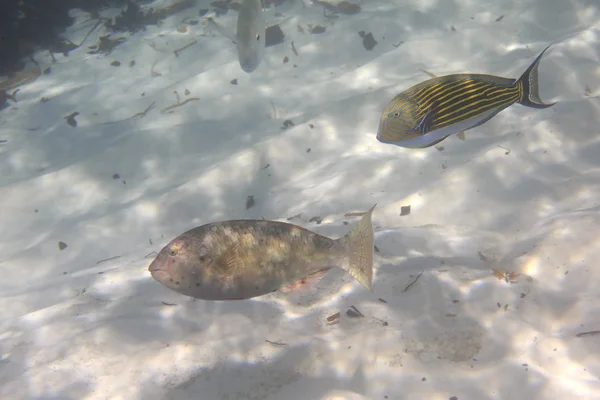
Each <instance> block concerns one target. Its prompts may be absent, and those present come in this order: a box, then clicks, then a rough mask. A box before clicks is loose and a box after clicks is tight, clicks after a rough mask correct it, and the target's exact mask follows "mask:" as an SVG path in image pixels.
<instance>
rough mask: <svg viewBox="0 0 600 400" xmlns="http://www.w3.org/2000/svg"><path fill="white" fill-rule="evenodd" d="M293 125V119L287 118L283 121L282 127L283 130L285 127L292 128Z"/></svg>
mask: <svg viewBox="0 0 600 400" xmlns="http://www.w3.org/2000/svg"><path fill="white" fill-rule="evenodd" d="M292 126H295V125H294V122H293V121H292V120H290V119H286V120H285V121H283V126H282V127H281V130H285V129H287V128H290V127H292Z"/></svg>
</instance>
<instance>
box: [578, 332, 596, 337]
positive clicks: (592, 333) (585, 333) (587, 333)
mask: <svg viewBox="0 0 600 400" xmlns="http://www.w3.org/2000/svg"><path fill="white" fill-rule="evenodd" d="M596 335H600V331H588V332H580V333H578V334H577V335H575V336H577V337H585V336H596Z"/></svg>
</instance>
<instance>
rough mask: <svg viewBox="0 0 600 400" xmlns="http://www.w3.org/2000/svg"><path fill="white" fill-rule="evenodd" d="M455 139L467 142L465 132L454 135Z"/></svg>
mask: <svg viewBox="0 0 600 400" xmlns="http://www.w3.org/2000/svg"><path fill="white" fill-rule="evenodd" d="M456 137H457V138H459V139H460V140H462V141H465V140H467V137H466V136H465V131H460V132H458V133H457V134H456Z"/></svg>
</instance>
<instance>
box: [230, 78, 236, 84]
mask: <svg viewBox="0 0 600 400" xmlns="http://www.w3.org/2000/svg"><path fill="white" fill-rule="evenodd" d="M229 83H231V84H232V85H237V84H238V82H237V79H232V80H231V82H229Z"/></svg>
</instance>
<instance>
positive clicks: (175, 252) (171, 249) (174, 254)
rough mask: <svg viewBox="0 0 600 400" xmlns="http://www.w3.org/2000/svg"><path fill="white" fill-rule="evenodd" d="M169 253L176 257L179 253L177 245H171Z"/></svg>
mask: <svg viewBox="0 0 600 400" xmlns="http://www.w3.org/2000/svg"><path fill="white" fill-rule="evenodd" d="M169 255H170V256H172V257H175V256H176V255H177V249H176V248H175V247H171V248H170V249H169Z"/></svg>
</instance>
